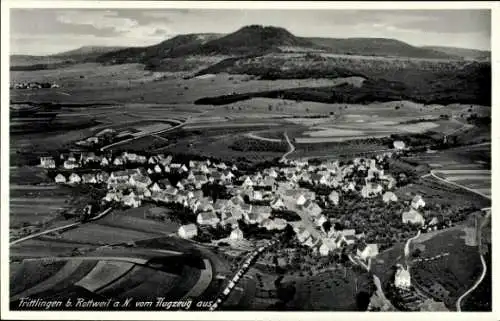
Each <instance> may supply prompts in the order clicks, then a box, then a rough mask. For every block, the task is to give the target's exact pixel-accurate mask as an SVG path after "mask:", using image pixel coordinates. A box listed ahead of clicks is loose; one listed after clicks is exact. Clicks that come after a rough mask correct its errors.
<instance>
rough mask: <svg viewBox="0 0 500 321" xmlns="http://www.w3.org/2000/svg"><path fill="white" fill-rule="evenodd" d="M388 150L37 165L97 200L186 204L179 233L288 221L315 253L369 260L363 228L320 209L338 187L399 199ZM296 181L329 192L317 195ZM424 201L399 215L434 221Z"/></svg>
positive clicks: (88, 155) (124, 157)
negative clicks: (313, 157) (94, 191)
mask: <svg viewBox="0 0 500 321" xmlns="http://www.w3.org/2000/svg"><path fill="white" fill-rule="evenodd" d="M391 157H393V154H392V153H385V154H383V155H379V156H377V157H374V158H372V159H360V158H356V159H354V160H353V161H352V162H350V163H349V164H343V163H339V162H338V161H330V162H322V163H321V164H319V165H312V164H309V163H308V162H307V161H301V160H286V159H285V160H281V161H280V162H279V164H277V166H273V167H269V168H265V169H263V170H262V171H258V172H256V173H244V172H243V171H240V170H238V168H237V167H236V165H226V164H225V163H223V162H221V163H213V162H211V161H210V160H205V161H195V160H191V161H189V162H188V163H187V164H184V163H181V162H179V163H176V162H174V157H173V156H172V155H151V156H149V157H148V156H145V155H138V154H136V153H128V152H123V153H122V154H120V155H115V156H113V155H112V154H110V153H108V154H105V155H101V156H98V155H96V154H95V153H94V152H82V153H81V154H80V155H79V156H77V155H76V153H70V154H61V155H60V157H59V159H55V158H54V157H42V158H41V159H40V166H41V167H44V168H47V169H50V170H52V171H56V172H58V173H57V175H55V177H54V180H55V182H56V183H58V184H68V185H71V186H78V185H82V184H87V185H94V186H98V185H100V186H103V187H104V188H105V191H106V194H105V196H103V198H102V200H101V204H103V205H105V206H121V207H140V206H141V205H142V204H145V203H147V202H153V203H156V204H159V205H160V206H165V207H169V206H175V207H176V208H178V207H182V208H184V209H185V210H186V211H188V212H189V213H191V214H192V218H193V219H192V220H191V222H189V224H184V225H182V226H181V227H180V228H179V230H178V235H179V237H182V238H185V239H191V238H194V237H196V236H197V235H198V234H199V233H200V231H203V230H204V229H206V228H216V227H223V228H224V229H226V230H228V229H230V231H231V232H230V235H229V239H232V240H238V239H242V238H243V237H244V233H243V232H242V231H241V229H240V228H239V222H244V223H245V224H247V225H249V226H256V227H257V228H258V229H261V230H266V231H271V232H272V231H276V232H278V231H283V230H284V229H285V228H286V227H287V225H290V226H291V227H292V228H293V230H294V232H295V234H296V239H297V241H298V242H299V243H300V244H301V245H303V246H305V247H308V248H310V249H311V250H312V251H313V253H314V254H315V255H320V256H328V255H330V254H332V253H334V252H337V251H338V250H342V249H343V248H344V247H348V248H349V249H350V250H354V251H355V252H354V253H356V254H357V256H358V257H359V258H360V259H362V260H364V261H366V260H368V259H369V258H373V257H375V256H376V255H377V254H378V252H379V246H378V244H372V243H368V244H367V243H366V242H365V241H364V236H365V234H364V233H363V232H360V231H356V230H355V229H336V228H325V227H326V226H327V225H328V224H330V226H332V225H333V223H334V221H333V220H332V218H329V217H326V216H325V215H324V213H323V208H324V207H325V206H336V205H338V204H339V202H341V201H342V197H343V195H347V194H353V193H354V194H359V195H360V196H361V197H362V198H366V199H371V198H381V199H382V200H383V202H384V203H391V202H398V198H397V196H396V194H395V193H394V192H393V191H392V190H393V189H394V188H395V186H396V182H397V179H396V178H394V177H392V176H391V175H390V174H387V173H385V172H384V170H383V169H382V166H381V164H382V163H384V162H385V161H386V160H387V159H388V158H391ZM56 163H57V166H56ZM112 169H113V170H112ZM118 169H119V170H118ZM81 171H84V172H85V173H81ZM79 173H80V174H79ZM354 174H356V175H354ZM360 177H361V178H362V180H360ZM206 186H219V188H223V189H225V192H224V193H222V194H223V195H218V196H219V197H217V196H216V197H210V195H206V193H204V191H203V189H204V187H206ZM301 186H311V187H321V188H326V189H328V190H329V191H330V192H329V194H328V195H317V194H316V193H315V192H314V191H312V190H311V189H308V188H305V187H301ZM220 196H222V197H220ZM425 205H426V204H425V201H424V199H423V198H422V197H421V196H420V195H415V196H414V197H413V200H412V202H411V203H410V204H408V208H407V210H406V211H404V212H402V213H401V222H402V223H404V224H408V225H411V226H415V227H416V229H417V228H421V229H422V231H426V230H430V229H433V228H437V225H438V221H437V220H436V218H432V219H431V220H429V222H426V221H425V219H424V216H423V215H422V214H421V213H420V212H419V210H420V209H421V208H423V207H425ZM289 213H295V214H297V215H298V216H299V217H300V220H295V221H294V220H287V214H289Z"/></svg>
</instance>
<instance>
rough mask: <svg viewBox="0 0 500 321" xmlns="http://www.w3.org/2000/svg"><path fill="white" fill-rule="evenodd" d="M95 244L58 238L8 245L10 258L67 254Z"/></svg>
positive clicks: (92, 247) (90, 247)
mask: <svg viewBox="0 0 500 321" xmlns="http://www.w3.org/2000/svg"><path fill="white" fill-rule="evenodd" d="M94 248H95V245H93V244H91V243H90V242H89V243H83V242H69V241H61V240H58V239H49V238H43V239H40V238H38V239H32V240H28V241H25V242H23V243H20V244H16V245H13V246H11V247H10V254H9V255H10V257H11V259H15V260H17V259H25V258H36V257H51V256H55V257H57V256H69V255H71V253H72V252H73V250H75V249H94Z"/></svg>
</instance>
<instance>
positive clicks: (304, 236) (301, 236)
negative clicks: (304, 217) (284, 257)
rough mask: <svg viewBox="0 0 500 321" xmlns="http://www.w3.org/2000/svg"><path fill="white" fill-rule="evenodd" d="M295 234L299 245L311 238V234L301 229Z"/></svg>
mask: <svg viewBox="0 0 500 321" xmlns="http://www.w3.org/2000/svg"><path fill="white" fill-rule="evenodd" d="M295 233H296V235H297V239H298V240H299V242H300V243H304V242H305V241H306V240H307V239H308V238H309V237H310V236H311V233H309V231H308V230H306V229H305V228H303V227H300V228H299V229H298V230H297V231H296V232H295Z"/></svg>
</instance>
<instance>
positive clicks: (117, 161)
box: [113, 157, 123, 166]
mask: <svg viewBox="0 0 500 321" xmlns="http://www.w3.org/2000/svg"><path fill="white" fill-rule="evenodd" d="M113 165H115V166H122V165H123V159H122V158H121V157H116V158H115V159H114V160H113Z"/></svg>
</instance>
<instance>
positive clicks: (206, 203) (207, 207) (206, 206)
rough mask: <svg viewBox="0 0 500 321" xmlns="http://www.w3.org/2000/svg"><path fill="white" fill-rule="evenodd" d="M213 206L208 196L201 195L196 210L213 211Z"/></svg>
mask: <svg viewBox="0 0 500 321" xmlns="http://www.w3.org/2000/svg"><path fill="white" fill-rule="evenodd" d="M213 210H214V206H213V204H212V199H210V198H208V197H202V198H201V199H200V205H199V206H198V211H200V212H208V211H213Z"/></svg>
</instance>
